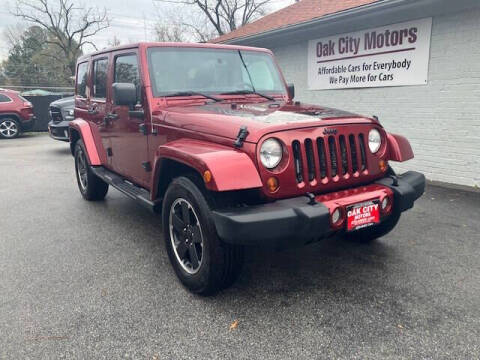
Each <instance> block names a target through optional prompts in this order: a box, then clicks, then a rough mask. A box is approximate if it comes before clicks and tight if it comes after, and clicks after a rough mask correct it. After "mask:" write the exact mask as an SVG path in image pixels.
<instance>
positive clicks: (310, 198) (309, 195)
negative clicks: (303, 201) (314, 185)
mask: <svg viewBox="0 0 480 360" xmlns="http://www.w3.org/2000/svg"><path fill="white" fill-rule="evenodd" d="M305 196H306V197H307V198H308V205H315V204H316V203H317V201H316V200H315V195H314V194H312V193H311V192H307V193H306V194H305Z"/></svg>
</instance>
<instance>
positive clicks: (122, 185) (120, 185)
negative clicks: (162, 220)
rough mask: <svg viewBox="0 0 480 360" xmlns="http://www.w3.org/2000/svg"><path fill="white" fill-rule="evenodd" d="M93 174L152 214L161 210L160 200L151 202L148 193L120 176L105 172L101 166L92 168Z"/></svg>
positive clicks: (108, 171)
mask: <svg viewBox="0 0 480 360" xmlns="http://www.w3.org/2000/svg"><path fill="white" fill-rule="evenodd" d="M91 169H92V171H93V173H94V174H95V175H96V176H98V177H99V178H100V179H102V180H103V181H105V182H106V183H108V184H109V185H112V186H113V187H114V188H115V189H117V190H118V191H120V192H122V193H124V194H125V195H127V196H128V197H130V198H132V199H133V200H137V201H138V202H139V203H140V204H141V205H143V206H145V207H146V208H148V209H150V210H151V211H153V212H158V211H160V209H161V199H160V200H155V201H152V200H150V193H149V192H148V191H147V190H145V189H144V188H141V187H139V186H137V185H135V184H133V183H131V182H130V181H128V180H126V179H124V178H123V177H121V176H120V175H117V174H115V173H114V172H112V171H110V170H107V169H106V168H104V167H103V166H92V167H91Z"/></svg>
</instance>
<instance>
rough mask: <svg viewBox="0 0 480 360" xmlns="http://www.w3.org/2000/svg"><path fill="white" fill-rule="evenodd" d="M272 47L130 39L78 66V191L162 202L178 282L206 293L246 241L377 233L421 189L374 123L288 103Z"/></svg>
mask: <svg viewBox="0 0 480 360" xmlns="http://www.w3.org/2000/svg"><path fill="white" fill-rule="evenodd" d="M293 97H294V88H293V86H292V85H289V86H287V85H286V83H285V80H284V78H283V76H282V74H281V72H280V69H279V68H278V66H277V64H276V63H275V60H274V58H273V56H272V53H271V52H270V51H269V50H265V49H257V48H250V47H240V46H226V45H212V44H178V43H140V44H134V45H128V46H122V47H117V48H114V49H110V50H103V51H100V52H97V53H95V54H92V55H88V56H84V57H82V58H80V59H79V60H78V64H77V75H76V99H75V117H76V119H75V120H73V121H72V122H71V123H70V144H71V150H72V154H73V155H74V156H75V169H76V176H77V180H78V186H79V189H80V192H81V194H82V196H83V197H84V198H85V199H86V200H101V199H103V198H104V197H105V195H106V194H107V191H108V187H109V185H111V186H113V187H115V188H116V189H118V190H120V191H121V192H123V193H124V194H126V195H128V196H129V197H131V198H133V199H135V200H138V201H139V202H140V203H141V204H143V205H145V206H147V207H149V208H150V209H152V210H161V213H162V223H163V231H164V238H165V243H166V248H167V251H168V255H169V257H170V261H171V263H172V265H173V267H174V269H175V272H176V274H177V275H178V277H179V278H180V280H181V281H182V283H183V284H184V285H185V286H186V287H187V288H188V289H190V290H191V291H193V292H196V293H200V294H211V293H214V292H215V291H217V290H219V289H221V288H224V287H226V286H228V285H229V284H231V283H232V282H233V281H234V280H235V278H236V277H237V275H238V273H239V271H240V268H241V264H242V260H243V251H242V250H243V246H245V245H262V246H269V247H280V246H289V245H297V244H306V243H310V242H313V241H315V240H317V239H321V238H325V237H327V236H332V235H335V234H338V235H341V236H343V237H346V238H349V239H354V240H358V241H369V240H372V239H375V238H377V237H380V236H383V235H385V234H387V233H388V232H389V231H391V230H392V229H393V228H394V227H395V225H396V224H397V222H398V220H399V218H400V214H401V212H403V211H405V210H407V209H410V208H411V207H412V206H413V203H414V201H415V200H416V199H418V198H419V197H420V196H421V195H422V193H423V191H424V187H425V178H424V176H423V175H422V174H419V173H416V172H413V171H409V172H407V173H405V174H403V175H396V174H395V173H394V171H393V170H392V169H391V168H390V166H389V164H388V162H389V161H400V162H401V161H406V160H408V159H411V158H413V153H412V149H411V147H410V144H409V143H408V141H407V140H406V139H405V138H403V137H402V136H399V135H394V134H389V133H387V132H386V131H385V130H384V129H383V127H382V125H381V124H380V122H379V121H378V119H376V118H375V117H373V118H368V117H364V116H360V115H355V114H351V113H348V112H345V111H340V110H335V109H330V108H325V107H320V106H315V105H307V104H303V103H300V102H298V101H293Z"/></svg>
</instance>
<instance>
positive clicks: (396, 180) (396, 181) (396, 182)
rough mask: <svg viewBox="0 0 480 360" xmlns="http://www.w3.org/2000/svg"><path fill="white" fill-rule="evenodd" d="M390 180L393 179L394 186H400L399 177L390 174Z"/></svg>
mask: <svg viewBox="0 0 480 360" xmlns="http://www.w3.org/2000/svg"><path fill="white" fill-rule="evenodd" d="M388 177H389V178H390V179H392V186H398V177H397V175H393V174H390V175H388Z"/></svg>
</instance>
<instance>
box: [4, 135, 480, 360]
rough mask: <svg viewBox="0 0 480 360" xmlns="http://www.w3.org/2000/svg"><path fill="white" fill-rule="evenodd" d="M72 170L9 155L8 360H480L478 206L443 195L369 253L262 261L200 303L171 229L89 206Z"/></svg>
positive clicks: (258, 255)
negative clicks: (177, 262) (183, 275)
mask: <svg viewBox="0 0 480 360" xmlns="http://www.w3.org/2000/svg"><path fill="white" fill-rule="evenodd" d="M73 167H74V164H73V158H72V157H71V156H70V153H69V147H68V144H65V143H61V142H56V141H53V140H51V139H50V138H49V137H48V136H47V135H45V134H40V135H39V134H36V135H30V134H27V135H25V136H24V137H22V138H19V139H16V140H0V174H1V175H0V231H1V232H0V239H1V240H0V358H2V359H18V358H35V359H47V358H49V359H51V358H82V359H86V358H139V359H217V358H219V359H220V358H222V359H224V358H238V359H321V358H326V359H327V358H328V359H333V358H345V359H374V358H377V359H403V358H408V359H478V358H480V341H479V339H480V244H479V243H480V194H479V193H470V192H462V191H456V190H448V189H444V188H439V187H433V186H430V187H428V189H427V191H426V194H425V195H424V196H423V198H422V199H421V200H420V201H419V202H418V203H417V205H416V206H415V208H414V209H413V210H411V211H410V212H408V213H406V214H405V215H404V216H403V218H402V219H401V221H400V224H399V226H398V227H397V228H396V230H394V231H393V232H392V233H391V234H389V235H388V236H386V237H384V238H382V239H380V240H377V241H376V242H374V243H372V244H369V245H357V244H351V243H346V242H343V241H341V240H339V239H329V240H326V241H324V242H321V243H317V244H313V245H310V246H307V247H304V248H301V249H294V250H288V251H283V252H276V253H270V252H268V251H265V250H256V249H250V250H249V251H248V252H247V263H246V265H245V267H244V270H243V273H242V275H241V277H240V279H239V281H238V282H237V283H236V284H235V285H234V286H233V287H232V288H230V289H228V290H226V291H224V292H223V293H221V294H219V295H217V296H216V297H211V298H202V297H198V296H195V295H192V294H190V293H188V292H187V291H186V290H184V289H183V288H182V286H181V285H180V283H179V282H178V281H177V279H176V277H175V274H174V272H173V270H172V268H171V266H170V264H169V262H168V257H167V254H166V252H165V250H164V246H163V242H162V241H163V240H162V236H161V226H160V218H159V216H158V215H154V214H151V213H149V212H148V210H145V209H144V208H142V207H140V206H138V205H137V204H136V203H134V202H132V201H131V200H129V199H128V198H126V197H124V196H123V195H122V194H120V193H119V192H117V191H116V190H112V189H111V190H110V192H109V194H108V195H107V199H106V201H105V202H100V203H88V202H86V201H84V200H82V198H81V196H80V194H79V192H78V190H77V185H76V182H75V177H74V171H73ZM235 320H237V321H238V326H237V327H236V328H235V329H232V330H230V325H231V324H232V322H234V321H235Z"/></svg>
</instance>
